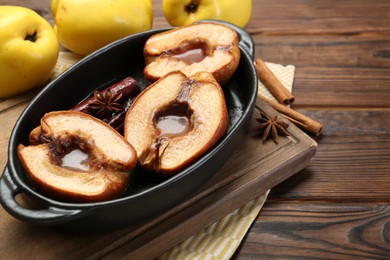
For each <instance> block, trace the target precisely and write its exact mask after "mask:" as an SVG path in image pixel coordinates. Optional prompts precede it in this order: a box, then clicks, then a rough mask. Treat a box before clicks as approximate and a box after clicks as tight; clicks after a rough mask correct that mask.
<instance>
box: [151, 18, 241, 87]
mask: <svg viewBox="0 0 390 260" xmlns="http://www.w3.org/2000/svg"><path fill="white" fill-rule="evenodd" d="M240 55H241V53H240V49H239V47H238V34H237V32H236V31H235V30H233V29H232V28H230V27H228V26H226V25H223V24H218V23H212V22H203V23H197V24H192V25H189V26H183V27H178V28H175V29H172V30H169V31H166V32H162V33H158V34H155V35H153V36H151V37H150V38H149V39H148V40H147V41H146V43H145V46H144V57H145V62H146V67H145V69H144V75H145V77H146V78H147V79H149V80H150V81H155V80H157V79H159V78H161V77H163V76H164V75H165V74H167V73H168V72H171V71H176V70H180V71H182V72H183V73H184V74H186V75H188V76H190V75H193V74H195V73H197V72H201V71H207V72H210V73H212V74H213V76H214V77H215V78H216V80H217V81H218V83H219V84H220V85H224V84H225V83H226V82H227V81H228V80H229V79H230V78H231V76H232V75H233V73H234V72H235V70H236V68H237V66H238V64H239V61H240Z"/></svg>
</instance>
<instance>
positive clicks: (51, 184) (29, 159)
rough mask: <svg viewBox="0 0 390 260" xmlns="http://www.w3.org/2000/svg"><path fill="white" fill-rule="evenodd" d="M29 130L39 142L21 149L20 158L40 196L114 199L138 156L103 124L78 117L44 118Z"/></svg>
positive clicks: (67, 114) (58, 114)
mask: <svg viewBox="0 0 390 260" xmlns="http://www.w3.org/2000/svg"><path fill="white" fill-rule="evenodd" d="M33 131H34V132H35V134H34V135H32V136H35V138H37V140H34V142H33V144H31V145H29V146H24V145H22V144H20V145H19V146H18V155H19V158H20V160H21V162H22V164H23V166H24V168H25V170H26V172H27V174H28V176H29V177H30V179H31V181H32V182H33V184H34V185H35V187H36V188H37V189H38V190H40V191H41V192H42V193H43V194H46V195H48V196H50V197H52V198H55V199H59V200H63V201H70V202H96V201H105V200H110V199H114V198H118V197H119V196H121V195H122V194H123V192H124V191H125V190H126V188H127V184H128V180H129V174H130V171H131V170H132V169H133V168H135V166H136V164H137V155H136V151H135V150H134V148H133V146H132V145H131V144H129V143H128V142H127V141H126V140H125V139H124V138H123V136H121V135H120V134H119V133H118V132H116V131H115V130H114V129H113V128H111V127H110V126H108V125H107V124H105V123H103V122H102V121H100V120H98V119H96V118H94V117H93V116H90V115H88V114H85V113H82V112H76V111H55V112H50V113H47V114H45V115H44V116H43V117H42V119H41V125H40V126H39V127H38V128H35V129H34V130H33ZM38 131H39V133H38ZM30 138H31V136H30Z"/></svg>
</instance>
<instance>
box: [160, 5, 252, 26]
mask: <svg viewBox="0 0 390 260" xmlns="http://www.w3.org/2000/svg"><path fill="white" fill-rule="evenodd" d="M162 7H163V11H164V15H165V18H166V19H167V21H168V22H169V23H170V24H171V25H173V26H182V25H189V24H192V23H194V22H195V21H198V20H202V19H217V20H222V21H226V22H230V23H232V24H235V25H237V26H240V27H244V26H245V25H246V24H247V23H248V21H249V19H250V18H251V15H252V0H163V1H162Z"/></svg>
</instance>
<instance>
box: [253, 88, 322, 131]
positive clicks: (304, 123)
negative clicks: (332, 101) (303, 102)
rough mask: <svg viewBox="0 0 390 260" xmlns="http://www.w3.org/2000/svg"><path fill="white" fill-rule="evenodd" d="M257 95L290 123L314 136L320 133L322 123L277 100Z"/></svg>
mask: <svg viewBox="0 0 390 260" xmlns="http://www.w3.org/2000/svg"><path fill="white" fill-rule="evenodd" d="M258 97H259V98H260V99H262V100H263V101H265V102H267V103H268V104H269V105H270V106H271V107H273V108H274V109H275V110H277V111H278V112H279V113H281V114H283V115H284V116H285V117H286V118H287V119H289V120H290V121H291V122H292V123H294V124H295V125H297V126H298V127H299V128H301V129H303V130H305V131H307V132H309V133H312V134H315V135H316V136H318V135H320V134H321V132H322V128H323V126H324V124H323V123H321V122H318V121H315V120H314V119H312V118H310V117H308V116H305V115H303V114H301V113H299V112H297V111H295V110H293V109H291V108H289V107H287V106H285V105H282V104H279V103H278V102H274V101H271V100H269V99H267V98H265V97H262V96H260V95H259V96H258Z"/></svg>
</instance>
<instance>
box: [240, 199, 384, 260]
mask: <svg viewBox="0 0 390 260" xmlns="http://www.w3.org/2000/svg"><path fill="white" fill-rule="evenodd" d="M389 207H390V206H389V205H388V204H383V203H380V204H376V203H370V204H368V203H332V204H330V203H327V202H324V203H321V202H313V203H304V202H302V201H294V202H293V201H290V202H270V203H268V205H267V207H265V208H263V210H262V212H261V216H260V217H259V218H258V219H257V221H256V223H255V224H254V225H253V226H252V229H251V232H250V233H249V234H248V235H247V237H246V239H245V243H244V244H242V245H241V247H240V248H239V250H238V252H237V253H236V255H235V257H234V259H248V258H251V259H275V258H277V259H383V260H384V259H389V256H390V247H389V240H390V225H389V218H390V208H389Z"/></svg>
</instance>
